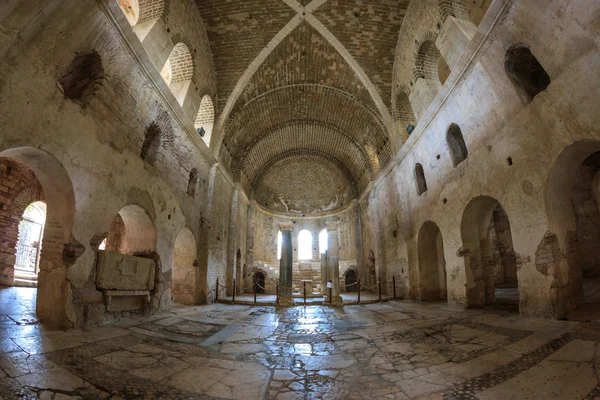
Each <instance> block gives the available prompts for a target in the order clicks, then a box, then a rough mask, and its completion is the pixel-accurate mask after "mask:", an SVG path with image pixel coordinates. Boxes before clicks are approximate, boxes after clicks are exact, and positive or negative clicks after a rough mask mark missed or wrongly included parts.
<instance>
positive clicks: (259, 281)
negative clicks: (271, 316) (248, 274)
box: [254, 272, 265, 294]
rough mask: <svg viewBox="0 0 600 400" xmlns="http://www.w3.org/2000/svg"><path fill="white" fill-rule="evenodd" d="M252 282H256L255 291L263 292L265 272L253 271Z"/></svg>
mask: <svg viewBox="0 0 600 400" xmlns="http://www.w3.org/2000/svg"><path fill="white" fill-rule="evenodd" d="M254 282H256V293H258V294H265V274H263V273H262V272H257V273H255V274H254Z"/></svg>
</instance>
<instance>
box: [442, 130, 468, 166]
mask: <svg viewBox="0 0 600 400" xmlns="http://www.w3.org/2000/svg"><path fill="white" fill-rule="evenodd" d="M446 143H448V150H449V151H450V157H451V158H452V165H454V166H455V167H456V166H457V165H458V164H460V163H461V162H463V161H464V160H466V159H467V156H468V155H469V150H467V145H466V143H465V139H464V137H463V134H462V131H461V130H460V127H459V126H458V125H456V124H451V125H450V127H449V128H448V131H447V132H446Z"/></svg>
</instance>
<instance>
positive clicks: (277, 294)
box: [275, 282, 279, 305]
mask: <svg viewBox="0 0 600 400" xmlns="http://www.w3.org/2000/svg"><path fill="white" fill-rule="evenodd" d="M275 304H277V305H279V282H277V285H276V286H275Z"/></svg>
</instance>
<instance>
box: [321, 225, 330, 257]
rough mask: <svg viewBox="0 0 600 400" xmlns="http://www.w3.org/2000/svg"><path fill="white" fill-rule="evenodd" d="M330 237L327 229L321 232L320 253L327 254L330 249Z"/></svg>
mask: <svg viewBox="0 0 600 400" xmlns="http://www.w3.org/2000/svg"><path fill="white" fill-rule="evenodd" d="M328 239H329V235H328V234H327V229H323V230H322V231H321V232H320V233H319V253H320V254H325V252H326V251H327V250H328V243H327V240H328Z"/></svg>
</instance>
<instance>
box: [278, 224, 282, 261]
mask: <svg viewBox="0 0 600 400" xmlns="http://www.w3.org/2000/svg"><path fill="white" fill-rule="evenodd" d="M282 243H283V235H282V234H281V231H279V232H277V259H278V260H281V244H282Z"/></svg>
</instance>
